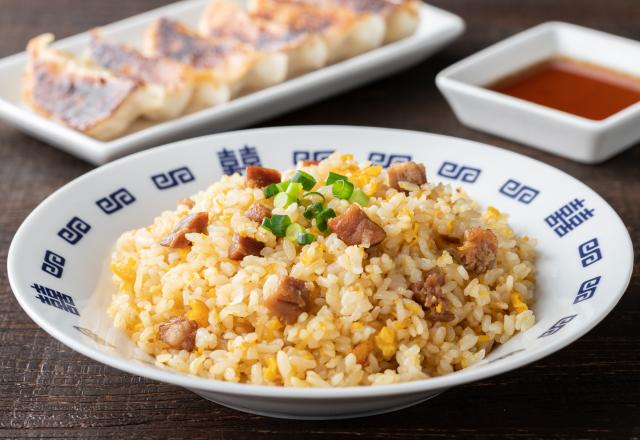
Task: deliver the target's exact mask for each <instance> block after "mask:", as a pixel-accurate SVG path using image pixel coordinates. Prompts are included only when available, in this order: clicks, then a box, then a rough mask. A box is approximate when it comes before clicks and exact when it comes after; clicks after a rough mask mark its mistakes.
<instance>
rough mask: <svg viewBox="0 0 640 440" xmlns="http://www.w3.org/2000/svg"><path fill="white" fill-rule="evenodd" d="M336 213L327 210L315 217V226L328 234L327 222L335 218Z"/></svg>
mask: <svg viewBox="0 0 640 440" xmlns="http://www.w3.org/2000/svg"><path fill="white" fill-rule="evenodd" d="M335 216H336V213H335V211H334V210H333V209H331V208H328V209H325V210H324V211H322V212H321V213H319V214H318V215H316V226H317V227H318V229H320V230H321V231H322V232H329V226H328V225H327V220H329V219H330V218H332V217H335Z"/></svg>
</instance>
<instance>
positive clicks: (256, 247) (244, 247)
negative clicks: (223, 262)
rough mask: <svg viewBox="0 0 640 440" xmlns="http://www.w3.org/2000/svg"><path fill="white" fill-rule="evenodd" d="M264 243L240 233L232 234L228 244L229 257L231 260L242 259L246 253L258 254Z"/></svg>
mask: <svg viewBox="0 0 640 440" xmlns="http://www.w3.org/2000/svg"><path fill="white" fill-rule="evenodd" d="M263 247H264V243H262V242H260V241H258V240H254V239H253V238H249V237H244V236H242V235H240V234H233V237H231V246H229V258H231V259H232V260H238V261H240V260H242V259H243V258H244V257H246V256H247V255H256V256H258V255H260V251H261V250H262V248H263Z"/></svg>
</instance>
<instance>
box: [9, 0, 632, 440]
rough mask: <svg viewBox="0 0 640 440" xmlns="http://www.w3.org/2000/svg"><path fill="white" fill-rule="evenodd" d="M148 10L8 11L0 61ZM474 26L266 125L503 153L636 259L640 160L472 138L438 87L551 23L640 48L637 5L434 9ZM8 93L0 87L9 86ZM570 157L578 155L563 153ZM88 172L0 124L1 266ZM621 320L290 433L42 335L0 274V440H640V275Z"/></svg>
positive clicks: (294, 426) (87, 1) (65, 2)
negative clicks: (428, 397) (418, 396)
mask: <svg viewBox="0 0 640 440" xmlns="http://www.w3.org/2000/svg"><path fill="white" fill-rule="evenodd" d="M163 3H165V2H164V1H152V0H137V1H135V2H134V1H127V0H118V1H116V0H110V1H104V0H82V1H81V0H48V1H46V2H44V1H32V0H2V1H0V11H1V12H0V57H1V56H5V55H9V54H11V53H14V52H18V51H20V50H22V48H23V47H24V44H25V43H26V41H27V39H28V38H29V37H31V36H33V35H35V34H37V33H40V32H45V31H52V32H55V33H56V34H57V36H59V37H64V36H67V35H71V34H75V33H77V32H80V31H84V30H86V29H88V28H91V27H93V26H98V25H101V24H105V23H108V22H111V21H113V20H117V19H121V18H124V17H127V16H130V15H132V14H135V13H139V12H142V11H145V10H147V9H150V8H152V7H156V6H160V5H161V4H163ZM432 3H434V4H436V5H438V6H441V7H443V8H446V9H449V10H451V11H453V12H455V13H457V14H459V15H461V16H462V17H464V19H465V20H466V21H467V25H468V29H467V31H466V33H465V34H464V36H463V37H462V38H461V39H459V40H458V41H457V42H456V43H454V44H453V45H451V46H450V47H448V48H447V49H445V50H444V51H442V52H440V53H439V54H438V55H436V56H434V57H433V58H431V59H430V60H428V61H426V62H423V63H422V64H420V65H418V66H416V67H415V68H413V69H411V70H409V71H406V72H404V73H401V74H399V75H396V76H394V77H392V78H388V79H385V80H382V81H378V82H376V83H374V84H371V85H368V86H365V87H362V88H359V89H357V90H354V91H352V92H349V93H346V94H343V95H341V96H339V97H335V98H332V99H328V100H326V101H323V102H320V103H318V104H316V105H313V106H310V107H307V108H304V109H301V110H297V111H295V112H293V113H291V114H287V115H285V116H282V117H279V118H277V119H273V120H270V121H268V122H267V123H265V124H263V125H295V124H355V125H374V126H384V127H397V128H407V129H414V130H422V131H430V132H436V133H444V134H450V135H455V136H460V137H463V138H469V139H474V140H478V141H481V142H486V143H490V144H495V145H499V146H501V147H504V148H506V149H509V150H513V151H517V152H520V153H523V154H525V155H527V156H530V157H533V158H536V159H539V160H542V161H544V162H546V163H549V164H551V165H553V166H556V167H558V168H560V169H562V170H564V171H566V172H567V173H569V174H571V175H573V176H574V177H576V178H578V179H580V180H582V181H583V182H585V183H586V184H587V185H589V186H590V187H592V188H593V189H595V190H596V191H597V192H598V193H600V194H601V195H602V196H604V197H605V199H607V201H608V202H609V203H610V204H611V205H612V206H613V207H614V208H615V209H616V211H618V213H619V214H620V216H621V217H622V219H623V220H624V222H625V224H626V225H627V227H628V228H629V232H630V233H631V236H632V238H633V241H634V244H635V251H636V253H637V252H638V243H640V177H639V175H640V148H638V147H636V148H632V149H630V150H628V151H626V152H625V153H623V154H621V155H619V156H618V157H616V158H614V159H612V160H610V161H608V162H606V163H604V164H601V165H597V166H587V165H580V164H577V163H574V162H571V161H568V160H565V159H561V158H558V157H555V156H551V155H548V154H545V153H542V152H539V151H536V150H532V149H529V148H526V147H523V146H520V145H516V144H514V143H511V142H508V141H505V140H501V139H497V138H495V137H493V136H489V135H485V134H482V133H479V132H476V131H473V130H470V129H467V128H465V127H462V126H461V125H460V124H459V123H458V122H457V120H456V119H455V118H454V116H453V114H452V112H451V111H450V109H449V107H448V106H447V104H446V103H445V101H444V100H443V98H442V97H441V96H440V94H439V93H438V91H437V90H436V88H435V86H434V76H435V75H436V73H437V72H438V71H440V70H441V69H443V68H444V67H446V66H448V65H450V64H452V63H453V62H455V61H456V60H459V59H460V58H462V57H465V56H467V55H469V54H471V53H473V52H475V51H477V50H479V49H481V48H483V47H485V46H487V45H489V44H491V43H493V42H496V41H498V40H500V39H502V38H505V37H507V36H509V35H512V34H514V33H516V32H518V31H520V30H522V29H525V28H527V27H530V26H532V25H535V24H538V23H540V22H543V21H547V20H566V21H570V22H574V23H578V24H583V25H586V26H590V27H594V28H598V29H602V30H604V31H609V32H612V33H615V34H619V35H623V36H626V37H630V38H634V39H637V40H639V39H640V25H639V22H638V19H639V18H640V3H639V2H638V0H607V1H603V0H518V1H515V0H434V1H433V2H432ZM0 80H2V79H1V78H0ZM567 148H571V145H567ZM91 168H92V167H91V166H90V165H88V164H87V163H84V162H82V161H80V160H78V159H76V158H74V157H71V156H69V155H67V154H65V153H62V152H60V151H58V150H56V149H54V148H51V147H49V146H47V145H45V144H43V143H42V142H39V141H36V140H34V139H32V138H30V137H28V136H26V135H23V134H21V133H19V132H17V131H16V130H14V129H13V128H11V127H9V126H8V125H6V124H4V123H1V122H0V194H2V198H3V209H2V210H0V266H1V267H3V268H4V267H6V254H7V249H8V246H9V242H10V240H11V238H12V236H13V234H14V232H15V230H16V229H17V227H18V226H19V224H20V222H21V221H22V220H23V219H24V218H25V216H26V215H27V214H28V213H29V212H30V211H31V210H32V209H33V208H34V207H35V206H36V205H37V204H38V203H39V202H40V201H41V200H42V199H44V198H45V197H46V196H47V195H49V194H50V193H51V192H53V191H54V190H56V189H57V188H58V187H60V186H62V185H63V184H64V183H66V182H68V181H70V180H71V179H73V178H75V177H77V176H79V175H81V174H83V173H84V172H86V171H88V170H90V169H91ZM638 269H639V268H638V265H637V264H636V266H635V270H634V276H633V279H632V281H631V285H630V287H629V289H628V291H627V293H626V294H625V296H624V297H623V299H622V301H621V302H620V303H619V305H618V306H617V307H616V308H615V310H614V311H613V312H612V313H611V314H610V315H609V316H608V317H607V318H606V319H605V320H604V321H603V322H602V323H601V324H600V325H599V326H598V327H596V328H595V329H594V330H592V331H591V332H590V333H588V334H587V335H586V336H584V337H583V338H582V339H580V340H579V341H577V342H575V343H574V344H572V345H571V346H569V347H568V348H566V349H564V350H562V351H560V352H558V353H556V354H554V355H552V356H549V357H548V358H546V359H543V360H541V361H539V362H536V363H534V364H532V365H529V366H527V367H525V368H521V369H519V370H517V371H513V372H510V373H507V374H504V375H501V376H498V377H494V378H492V379H489V380H485V381H481V382H477V383H473V384H469V385H466V386H461V387H458V388H455V389H452V390H450V391H448V392H446V393H444V394H442V395H441V396H439V397H438V398H436V399H434V400H432V401H428V402H426V403H423V404H421V405H418V406H416V407H413V408H409V409H406V410H404V411H401V412H398V413H394V414H388V415H383V416H377V417H371V418H366V419H356V420H345V421H335V422H294V421H282V420H276V419H268V418H263V417H258V416H251V415H247V414H242V413H239V412H236V411H233V410H229V409H226V408H223V407H220V406H217V405H214V404H212V403H209V402H207V401H205V400H203V399H201V398H200V397H197V396H196V395H194V394H192V393H190V392H188V391H186V390H183V389H180V388H177V387H174V386H170V385H165V384H161V383H157V382H153V381H150V380H147V379H143V378H140V377H136V376H132V375H129V374H125V373H122V372H120V371H117V370H114V369H112V368H109V367H105V366H104V365H101V364H98V363H96V362H94V361H92V360H90V359H88V358H86V357H84V356H82V355H80V354H77V353H75V352H73V351H72V350H70V349H68V348H66V347H64V346H63V345H62V344H60V343H59V342H57V341H56V340H54V339H52V338H51V337H49V336H48V335H47V334H45V333H44V332H43V331H42V330H40V329H39V328H38V327H37V326H36V325H35V324H34V323H33V322H32V321H31V320H30V319H29V318H28V317H27V316H26V315H25V313H24V312H23V311H22V310H21V309H20V307H19V306H18V304H17V302H16V301H15V299H14V298H13V295H12V294H11V291H10V288H9V285H8V282H7V278H6V272H5V271H4V269H3V270H0V299H1V300H0V346H1V347H2V349H1V350H0V437H2V438H25V437H44V438H54V437H55V438H107V437H109V438H207V437H210V438H219V439H223V438H247V439H249V438H250V439H255V438H266V437H283V436H288V437H290V438H302V437H303V436H304V438H309V439H316V438H317V439H326V438H332V437H336V438H338V437H340V438H342V437H344V438H367V439H368V438H385V439H391V438H397V439H408V438H417V437H426V436H433V437H437V438H454V437H460V438H470V437H474V438H494V437H504V438H514V439H515V438H517V439H521V438H544V439H546V438H603V437H609V438H640V277H639V276H638V273H639V270H638Z"/></svg>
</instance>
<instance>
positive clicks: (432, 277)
mask: <svg viewBox="0 0 640 440" xmlns="http://www.w3.org/2000/svg"><path fill="white" fill-rule="evenodd" d="M443 284H444V275H442V271H440V270H439V269H431V270H430V271H428V272H426V273H425V274H424V281H423V282H421V283H413V284H412V285H411V291H412V292H413V300H414V301H415V302H417V303H418V304H421V305H422V306H424V307H425V308H427V309H428V308H430V307H432V306H434V305H436V304H437V303H438V301H439V300H441V299H442V298H443V296H442V285H443Z"/></svg>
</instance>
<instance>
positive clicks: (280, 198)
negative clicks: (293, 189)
mask: <svg viewBox="0 0 640 440" xmlns="http://www.w3.org/2000/svg"><path fill="white" fill-rule="evenodd" d="M296 200H297V199H296V198H295V197H292V196H291V194H289V193H286V192H281V193H278V194H276V197H275V198H274V199H273V206H275V207H276V208H286V207H287V206H289V205H290V204H292V203H293V202H295V201H296Z"/></svg>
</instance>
